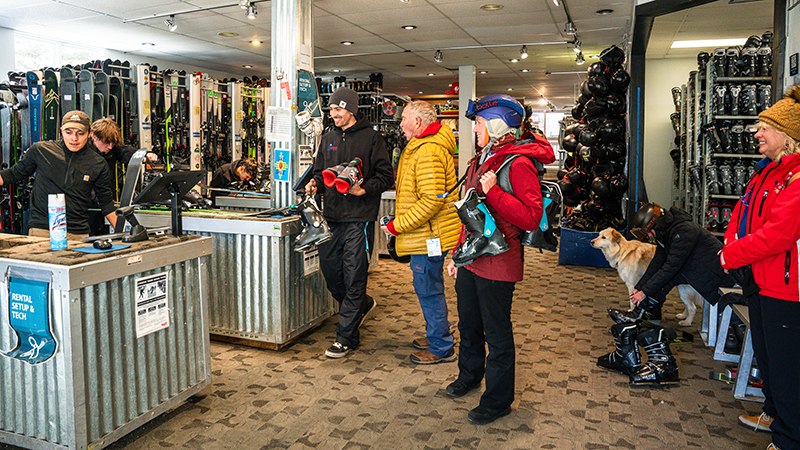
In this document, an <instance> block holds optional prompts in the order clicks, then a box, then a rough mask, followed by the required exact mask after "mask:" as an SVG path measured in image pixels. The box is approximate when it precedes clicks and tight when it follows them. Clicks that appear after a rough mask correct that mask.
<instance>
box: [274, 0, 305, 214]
mask: <svg viewBox="0 0 800 450" xmlns="http://www.w3.org/2000/svg"><path fill="white" fill-rule="evenodd" d="M270 3H271V10H272V42H271V47H272V49H271V56H272V64H271V65H272V73H271V76H270V80H271V82H272V89H270V105H272V106H276V107H280V108H288V109H290V110H291V127H290V128H291V139H289V140H288V141H277V142H271V143H270V145H271V155H270V163H271V164H270V168H271V170H272V207H273V208H283V207H286V206H290V205H292V204H294V203H295V194H294V191H293V190H292V187H293V186H294V184H295V183H296V182H297V178H298V177H299V176H300V175H302V174H300V173H299V171H300V166H299V159H300V158H299V155H300V150H299V146H300V145H301V144H306V141H307V140H308V138H307V137H306V136H305V135H304V134H303V133H301V132H300V131H299V130H298V128H297V126H296V125H295V122H294V115H295V114H297V69H298V68H299V67H302V68H303V69H306V70H308V71H310V72H312V73H313V71H314V54H313V51H314V45H313V18H312V14H311V13H312V6H313V1H312V0H272V2H270ZM276 155H278V157H276ZM287 155H288V161H287V157H286V156H287ZM276 161H277V162H278V163H279V164H276ZM278 169H281V174H282V177H281V178H284V179H286V180H285V181H281V180H279V179H277V178H278V177H277V176H276V174H277V173H278V172H277V170H278ZM283 170H287V171H288V177H287V176H286V175H285V172H283ZM287 178H288V179H287Z"/></svg>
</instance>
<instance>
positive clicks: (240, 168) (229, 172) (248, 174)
mask: <svg viewBox="0 0 800 450" xmlns="http://www.w3.org/2000/svg"><path fill="white" fill-rule="evenodd" d="M257 176H258V162H256V160H255V158H246V159H237V160H236V161H233V162H229V163H227V164H223V165H222V166H221V167H220V168H219V169H217V170H215V171H214V175H213V176H212V177H211V187H212V188H217V189H227V188H229V187H230V186H231V183H233V182H235V181H250V180H252V179H255V178H256V177H257Z"/></svg>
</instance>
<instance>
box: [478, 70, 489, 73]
mask: <svg viewBox="0 0 800 450" xmlns="http://www.w3.org/2000/svg"><path fill="white" fill-rule="evenodd" d="M478 73H489V71H488V70H481V71H480V72H478Z"/></svg>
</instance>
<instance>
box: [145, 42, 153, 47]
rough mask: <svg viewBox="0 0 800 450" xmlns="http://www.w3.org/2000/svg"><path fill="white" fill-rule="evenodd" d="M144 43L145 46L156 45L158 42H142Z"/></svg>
mask: <svg viewBox="0 0 800 450" xmlns="http://www.w3.org/2000/svg"><path fill="white" fill-rule="evenodd" d="M142 45H144V46H145V47H154V46H155V45H156V44H153V43H152V42H142Z"/></svg>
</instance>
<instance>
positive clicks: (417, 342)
mask: <svg viewBox="0 0 800 450" xmlns="http://www.w3.org/2000/svg"><path fill="white" fill-rule="evenodd" d="M411 345H413V346H414V348H415V349H417V350H427V349H428V347H430V346H431V344H430V343H428V340H427V339H425V338H420V339H414V341H413V342H411Z"/></svg>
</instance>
